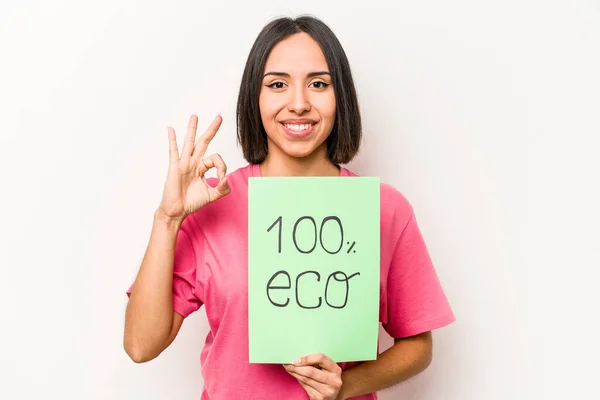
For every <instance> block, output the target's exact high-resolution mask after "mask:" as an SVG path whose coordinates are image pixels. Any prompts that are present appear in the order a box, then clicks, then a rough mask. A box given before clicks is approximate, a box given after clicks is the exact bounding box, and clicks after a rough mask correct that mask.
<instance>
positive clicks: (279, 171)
mask: <svg viewBox="0 0 600 400" xmlns="http://www.w3.org/2000/svg"><path fill="white" fill-rule="evenodd" d="M273 147H275V146H272V147H271V149H269V154H268V155H267V158H265V160H264V161H263V162H262V163H261V164H260V174H261V175H262V176H339V175H340V169H339V167H338V166H337V165H335V164H333V163H332V162H331V161H329V159H328V158H327V148H326V147H325V144H323V146H321V147H319V148H318V149H317V150H315V151H314V152H313V153H312V154H310V155H308V156H306V157H302V158H297V157H291V156H289V155H287V154H285V153H284V152H283V151H281V150H280V151H271V150H274V149H273Z"/></svg>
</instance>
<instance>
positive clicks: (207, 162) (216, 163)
mask: <svg viewBox="0 0 600 400" xmlns="http://www.w3.org/2000/svg"><path fill="white" fill-rule="evenodd" d="M211 168H217V176H218V177H219V180H222V179H223V178H224V177H225V174H226V173H227V165H226V164H225V161H223V158H221V155H219V154H212V155H210V156H208V157H205V158H203V159H202V160H200V162H199V163H198V167H197V169H196V174H197V176H202V175H204V174H205V173H206V172H207V171H208V170H209V169H211Z"/></svg>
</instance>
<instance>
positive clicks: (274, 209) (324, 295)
mask: <svg viewBox="0 0 600 400" xmlns="http://www.w3.org/2000/svg"><path fill="white" fill-rule="evenodd" d="M379 182H380V181H379V178H370V177H369V178H367V177H285V178H284V177H281V178H279V177H268V178H267V177H261V178H250V179H249V188H248V196H249V199H248V201H249V205H248V246H249V247H248V308H249V316H248V317H249V340H250V354H249V356H250V362H251V363H291V362H292V361H293V360H295V359H296V358H298V357H300V356H304V355H307V354H312V353H324V354H325V355H327V356H328V357H330V358H331V359H333V360H334V361H335V362H346V361H365V360H374V359H375V358H376V357H377V350H378V348H377V337H378V331H379V274H380V272H379V271H380V270H379V268H380V259H379V256H380V255H379V220H380V213H379V190H380V189H379Z"/></svg>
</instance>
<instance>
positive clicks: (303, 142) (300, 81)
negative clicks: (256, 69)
mask: <svg viewBox="0 0 600 400" xmlns="http://www.w3.org/2000/svg"><path fill="white" fill-rule="evenodd" d="M259 107H260V115H261V120H262V124H263V126H264V128H265V131H266V133H267V141H268V153H269V157H273V156H277V157H279V156H284V157H294V158H306V157H318V158H321V157H324V158H326V157H327V148H326V143H325V140H326V139H327V137H328V136H329V134H330V133H331V130H332V128H333V125H334V122H335V115H336V103H335V93H334V91H333V85H332V81H331V76H330V75H329V68H328V66H327V61H326V60H325V56H324V55H323V51H322V50H321V48H320V47H319V45H318V43H317V42H316V41H315V40H314V39H312V37H311V36H310V35H308V34H307V33H304V32H302V33H297V34H294V35H292V36H289V37H288V38H286V39H284V40H282V41H281V42H279V43H278V44H277V45H276V46H275V47H273V50H272V51H271V53H270V55H269V58H268V59H267V62H266V65H265V70H264V76H263V80H262V85H261V90H260V96H259Z"/></svg>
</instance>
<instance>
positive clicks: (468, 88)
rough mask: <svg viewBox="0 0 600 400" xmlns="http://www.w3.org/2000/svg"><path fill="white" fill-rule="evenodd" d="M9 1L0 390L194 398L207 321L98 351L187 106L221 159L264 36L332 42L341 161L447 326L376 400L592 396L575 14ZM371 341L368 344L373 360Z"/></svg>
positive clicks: (590, 270)
mask: <svg viewBox="0 0 600 400" xmlns="http://www.w3.org/2000/svg"><path fill="white" fill-rule="evenodd" d="M385 4H386V3H384V2H382V1H376V0H370V1H368V2H360V3H356V4H352V3H348V2H339V3H333V2H324V1H308V0H307V1H303V2H292V1H277V2H275V1H272V2H270V1H264V0H256V1H253V2H247V3H242V2H237V3H231V2H228V3H224V2H201V1H174V2H166V1H164V2H155V1H133V0H119V1H116V0H112V1H103V2H82V1H73V0H69V1H19V2H17V1H10V2H9V0H4V1H2V3H1V5H0V134H1V141H0V173H1V174H2V180H1V184H2V186H1V188H2V193H1V196H0V202H1V204H0V212H1V213H2V217H1V219H0V229H1V231H0V235H1V236H0V301H1V302H0V304H1V307H2V308H1V311H2V313H1V317H2V319H1V321H2V322H1V324H2V329H1V330H0V338H1V341H0V344H1V346H2V349H1V351H0V398H2V399H7V400H13V399H39V398H62V399H90V400H97V399H98V400H99V399H115V400H125V399H147V400H150V399H152V400H155V399H156V400H158V399H198V398H199V397H200V393H201V389H202V385H203V382H202V378H201V374H200V362H199V355H200V351H201V348H202V346H203V343H204V337H205V335H206V332H207V329H208V325H207V322H206V317H205V314H204V311H203V309H201V310H200V311H198V312H197V313H195V314H193V315H192V316H190V317H189V319H188V320H186V322H185V323H184V326H183V328H182V330H181V332H180V335H179V336H178V338H177V339H176V341H175V342H174V343H173V345H172V346H171V347H169V348H168V349H167V350H166V351H165V352H164V353H163V354H162V355H161V356H160V357H159V358H157V359H155V360H153V361H152V362H149V363H147V364H142V365H137V364H134V363H133V362H132V361H131V360H129V359H128V357H127V355H126V354H125V352H124V350H123V347H122V335H123V319H124V310H125V305H126V295H125V290H126V289H127V287H128V286H129V284H130V283H131V282H132V280H133V279H134V277H135V274H136V272H137V269H138V267H139V263H140V261H141V259H142V256H143V254H144V251H145V248H146V245H147V241H148V238H149V233H150V228H151V224H152V215H153V212H154V210H155V209H156V207H157V206H158V204H159V201H160V196H161V193H162V185H163V183H164V179H165V177H166V172H167V163H168V141H167V129H166V127H167V125H172V126H173V127H174V128H175V130H176V132H177V133H178V134H179V136H178V140H179V142H180V143H181V141H182V139H183V133H184V132H185V127H186V124H187V120H188V118H189V115H190V114H191V113H196V114H197V115H198V116H199V119H200V126H201V127H206V126H207V125H208V123H209V122H210V121H211V120H212V119H213V118H214V116H215V115H216V114H217V113H218V112H222V113H223V115H224V123H223V125H222V127H221V130H220V131H219V133H218V135H217V137H216V138H215V139H214V141H213V143H212V145H211V147H210V149H209V152H211V153H212V152H218V153H220V154H221V155H222V156H223V158H224V159H225V160H226V162H227V163H228V165H229V169H230V171H232V170H234V169H236V168H239V167H241V166H243V165H245V161H244V160H243V158H242V156H241V151H240V148H239V147H238V146H237V144H236V139H235V129H236V127H235V104H236V98H237V93H238V88H239V83H240V78H241V74H242V70H243V67H244V63H245V61H246V57H247V55H248V52H249V50H250V46H251V45H252V43H253V41H254V39H255V37H256V35H257V34H258V32H259V31H260V29H261V28H262V27H263V25H264V24H266V23H267V22H269V21H270V20H271V19H273V18H275V17H278V16H282V15H288V16H297V15H299V14H302V13H311V14H313V15H316V16H318V17H320V18H322V19H323V20H324V21H325V22H326V23H327V24H329V25H330V27H331V28H332V29H333V30H334V32H335V33H336V34H337V35H338V37H339V39H340V41H341V42H342V44H343V46H344V48H345V50H346V52H347V55H348V57H349V59H350V62H351V67H352V70H353V73H354V78H355V81H356V86H357V90H358V95H359V100H360V104H361V109H362V113H363V114H362V115H363V120H364V141H363V147H362V148H361V152H360V155H359V156H358V157H357V158H356V159H355V160H354V161H353V162H352V163H351V164H350V165H349V166H348V167H349V168H351V169H352V170H353V171H354V172H356V173H359V174H361V175H370V176H380V177H381V179H382V181H384V182H387V183H389V184H391V185H393V186H394V187H396V188H397V189H398V190H400V191H401V192H402V193H403V194H404V195H405V196H406V197H407V198H408V199H409V201H410V202H411V203H412V204H413V206H414V208H415V211H416V214H417V218H418V220H419V223H420V226H421V229H422V232H423V234H424V236H425V238H426V241H427V244H428V247H429V249H430V252H431V255H432V258H433V260H434V262H435V265H436V268H437V272H438V274H439V276H440V279H441V282H442V284H443V287H444V289H445V291H446V294H447V296H448V298H449V300H450V302H451V304H452V307H453V310H454V312H455V314H456V317H457V322H456V323H455V324H453V325H451V326H449V327H446V328H444V329H441V330H439V331H436V332H435V333H434V343H435V350H434V361H433V363H432V364H431V366H430V367H429V368H428V369H427V370H426V371H425V372H424V373H422V374H421V375H419V376H418V377H416V378H415V379H412V380H410V381H408V382H406V383H403V384H401V385H399V386H398V387H395V388H393V389H391V390H388V391H386V392H384V393H382V394H381V398H382V399H384V400H391V399H418V400H434V399H435V400H438V399H444V400H507V399H511V400H512V399H575V398H577V399H598V398H600V389H599V388H598V381H599V380H600V367H599V366H598V364H597V360H598V359H599V356H600V354H599V353H600V351H599V350H600V348H599V347H600V346H599V344H598V343H599V336H600V329H599V325H600V323H599V322H598V319H599V316H600V313H599V312H598V306H600V298H599V295H598V287H599V286H600V282H599V281H600V279H599V273H598V270H599V267H600V243H599V242H600V215H599V212H598V204H599V203H600V194H599V181H600V179H599V172H600V161H599V160H598V157H597V152H598V149H599V146H598V144H599V141H598V136H599V135H600V118H599V116H600V5H599V3H598V2H597V1H593V0H589V1H584V0H579V1H574V0H573V1H568V0H562V1H547V0H546V1H542V0H505V1H475V0H456V1H452V2H449V1H442V0H439V1H420V2H415V1H404V0H397V1H394V2H389V3H388V4H387V5H385ZM390 344H391V341H390V340H389V338H387V337H385V336H384V335H382V348H385V347H386V346H389V345H390Z"/></svg>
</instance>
